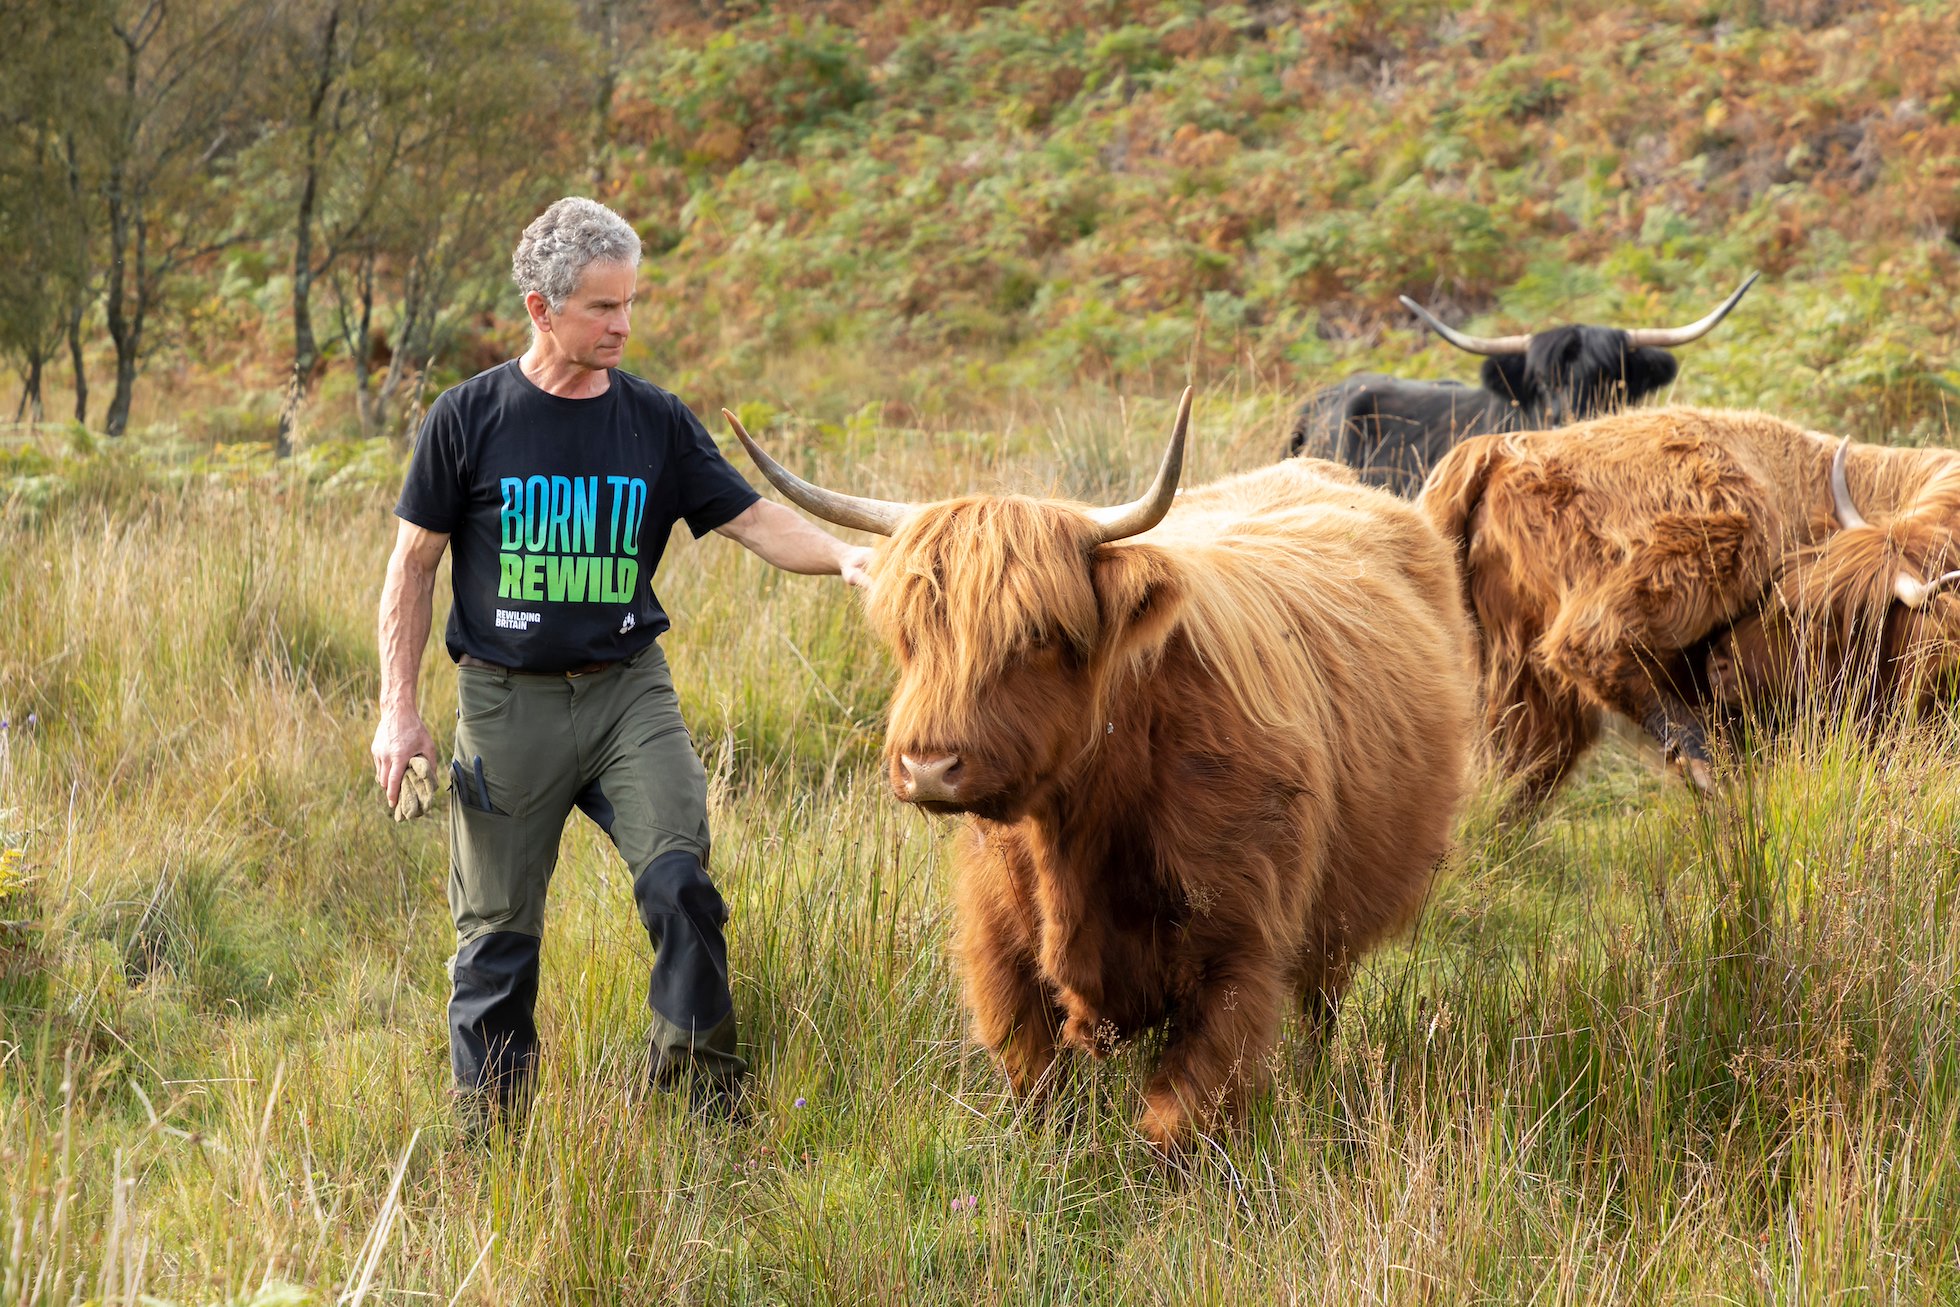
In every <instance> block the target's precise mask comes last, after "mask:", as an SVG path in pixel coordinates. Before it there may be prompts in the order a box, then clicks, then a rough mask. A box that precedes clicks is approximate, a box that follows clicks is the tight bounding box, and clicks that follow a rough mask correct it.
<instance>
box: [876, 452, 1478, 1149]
mask: <svg viewBox="0 0 1960 1307" xmlns="http://www.w3.org/2000/svg"><path fill="white" fill-rule="evenodd" d="M1096 539H1097V535H1096V528H1095V526H1094V525H1093V524H1092V522H1091V521H1090V520H1089V518H1088V517H1087V516H1086V515H1085V513H1084V512H1083V511H1082V510H1081V507H1080V506H1079V505H1071V504H1067V503H1060V502H1055V501H1043V500H1035V499H1027V498H1019V497H971V498H964V499H955V500H950V501H946V502H942V503H935V504H928V505H925V506H923V507H921V508H919V509H917V510H916V511H914V512H913V513H912V514H911V516H909V517H908V518H907V519H906V520H905V522H904V523H903V524H902V525H901V526H899V527H898V529H897V530H896V532H895V533H894V534H893V535H892V536H891V538H890V539H889V540H887V541H886V542H885V543H884V544H883V545H882V546H881V547H880V548H879V550H878V554H877V557H876V560H875V562H874V564H873V567H872V577H873V584H872V588H871V590H870V593H869V597H868V599H867V605H868V609H869V613H870V616H871V619H872V621H873V623H874V624H875V626H876V627H877V629H878V630H879V632H880V633H881V634H882V635H883V637H884V638H885V640H886V641H887V642H888V643H889V644H890V645H891V647H892V649H893V650H894V652H895V653H896V656H897V660H898V665H899V685H898V688H897V691H896V694H895V696H894V698H893V701H892V708H891V723H890V732H889V737H888V741H887V756H888V759H889V762H890V766H891V769H892V780H893V785H894V788H895V789H897V790H898V791H899V793H900V795H901V797H904V795H905V792H906V791H905V789H904V781H905V764H904V761H903V760H904V758H905V757H907V756H908V755H909V756H910V757H911V758H913V759H914V760H916V759H918V758H920V757H924V756H957V757H958V759H959V760H960V762H959V767H960V774H961V789H960V801H959V803H958V804H957V805H932V804H927V805H926V806H928V807H932V806H945V807H948V808H955V809H957V810H960V811H965V812H967V813H968V814H970V815H969V819H968V823H967V829H966V831H965V833H964V834H963V836H962V837H961V839H960V840H959V844H958V854H957V885H956V897H957V907H958V935H957V945H956V951H957V956H958V959H959V961H960V963H961V965H962V969H963V972H964V982H965V999H966V1004H967V1006H968V1008H969V1009H970V1010H971V1013H972V1017H973V1029H974V1033H975V1035H976V1037H977V1038H978V1040H979V1041H980V1042H981V1043H982V1044H984V1045H986V1046H987V1047H988V1048H990V1049H992V1050H994V1051H995V1052H996V1053H997V1054H998V1055H999V1057H1000V1058H1001V1060H1002V1062H1003V1063H1004V1064H1005V1068H1006V1071H1007V1075H1008V1078H1009V1081H1010V1083H1011V1085H1012V1086H1013V1088H1014V1089H1015V1090H1017V1091H1019V1092H1024V1093H1025V1092H1029V1091H1031V1090H1034V1089H1036V1088H1037V1087H1038V1086H1040V1085H1042V1084H1043V1083H1045V1073H1047V1072H1048V1070H1049V1068H1050V1065H1051V1063H1053V1062H1054V1060H1055V1058H1056V1056H1057V1053H1058V1050H1059V1049H1060V1048H1063V1047H1067V1048H1073V1049H1079V1050H1081V1051H1082V1052H1084V1053H1087V1054H1089V1055H1091V1056H1096V1057H1102V1056H1105V1055H1107V1054H1108V1053H1110V1052H1111V1051H1112V1050H1113V1049H1114V1048H1115V1047H1117V1046H1118V1045H1119V1044H1121V1043H1122V1042H1123V1041H1125V1040H1127V1039H1129V1038H1131V1037H1132V1036H1135V1035H1138V1034H1139V1033H1142V1032H1144V1031H1147V1030H1150V1029H1151V1028H1153V1027H1157V1026H1160V1025H1166V1024H1167V1026H1168V1034H1167V1038H1166V1040H1165V1043H1164V1046H1163V1052H1162V1056H1161V1059H1160V1061H1159V1064H1158V1066H1157V1069H1156V1072H1155V1074H1154V1076H1153V1077H1152V1079H1151V1081H1150V1083H1149V1085H1148V1087H1147V1089H1146V1094H1145V1108H1144V1111H1143V1115H1142V1120H1141V1122H1140V1128H1141V1129H1142V1131H1143V1133H1144V1134H1145V1135H1146V1136H1147V1137H1148V1138H1149V1139H1150V1140H1151V1141H1152V1142H1153V1143H1155V1144H1156V1145H1158V1146H1159V1147H1161V1148H1166V1149H1172V1148H1176V1147H1179V1146H1181V1145H1184V1144H1186V1143H1188V1142H1189V1141H1190V1140H1191V1138H1192V1137H1193V1133H1194V1131H1196V1130H1198V1129H1203V1128H1207V1127H1209V1126H1210V1125H1212V1124H1213V1123H1216V1122H1220V1121H1223V1120H1227V1119H1230V1118H1231V1117H1233V1116H1234V1115H1235V1114H1236V1113H1238V1112H1239V1110H1240V1109H1241V1107H1242V1105H1243V1103H1244V1102H1245V1099H1246V1097H1247V1096H1248V1094H1250V1093H1252V1092H1254V1091H1255V1090H1256V1089H1257V1088H1258V1087H1259V1086H1260V1085H1261V1084H1262V1083H1263V1082H1264V1079H1265V1073H1266V1067H1267V1062H1268V1059H1269V1057H1270V1055H1271V1054H1272V1052H1273V1048H1274V1044H1275V1041H1276V1039H1277V1037H1278V1033H1279V1027H1280V1024H1281V1019H1282V1013H1283V1009H1284V1006H1285V1001H1286V998H1287V995H1288V994H1289V993H1291V994H1293V995H1295V996H1297V998H1298V1000H1299V1002H1300V1004H1301V1005H1302V1007H1303V1009H1304V1010H1305V1011H1306V1012H1307V1013H1308V1015H1309V1017H1310V1019H1312V1020H1313V1021H1315V1022H1324V1021H1325V1020H1326V1019H1327V1018H1329V1017H1331V1014H1332V1011H1333V1006H1334V1004H1335V1002H1336V1001H1337V1000H1338V999H1339V997H1340V994H1341V991H1342V989H1343V987H1344V986H1345V985H1346V983H1347V980H1348V975H1349V969H1350V967H1351V965H1352V963H1353V961H1354V959H1355V958H1356V957H1358V956H1359V955H1360V954H1361V953H1362V952H1363V951H1365V950H1366V949H1367V948H1368V947H1369V946H1371V945H1373V944H1374V943H1375V942H1376V941H1378V940H1380V939H1381V938H1382V937H1383V936H1384V935H1386V934H1388V933H1389V932H1390V931H1392V930H1394V929H1396V928H1397V927H1398V926H1400V925H1402V924H1403V923H1405V922H1406V921H1407V920H1408V919H1409V917H1410V916H1411V914H1412V913H1413V912H1414V911H1415V910H1416V908H1417V906H1418V904H1420V902H1421V901H1422V899H1423V897H1424V894H1425V893H1426V891H1427V889H1428V887H1429V884H1430V880H1431V877H1432V875H1433V873H1434V869H1435V866H1436V864H1437V861H1438V859H1439V858H1440V857H1441V856H1442V854H1443V852H1444V850H1445V846H1446V844H1447V842H1448V839H1449V834H1450V825H1451V818H1452V814H1453V813H1454V811H1455V808H1456V804H1457V801H1458V798H1459V796H1460V795H1461V793H1462V791H1463V788H1464V785H1465V782H1466V766H1467V763H1468V756H1469V751H1470V747H1471V736H1472V731H1473V729H1474V723H1473V715H1474V709H1473V693H1474V671H1473V662H1472V657H1473V655H1472V646H1471V635H1470V630H1469V624H1468V622H1467V620H1466V617H1465V615H1464V613H1463V611H1462V606H1461V601H1460V598H1459V590H1458V584H1457V579H1456V573H1455V568H1454V565H1453V562H1452V559H1451V557H1450V551H1449V548H1448V546H1447V545H1446V544H1445V543H1444V542H1443V541H1442V540H1441V539H1440V538H1439V537H1438V536H1437V534H1436V532H1435V531H1434V530H1433V529H1432V528H1431V527H1430V526H1429V524H1428V523H1427V522H1426V521H1425V520H1424V519H1423V518H1422V517H1421V515H1420V514H1418V513H1417V512H1416V511H1415V509H1414V507H1413V505H1410V504H1407V503H1405V502H1403V501H1401V500H1398V499H1396V498H1395V497H1393V496H1391V495H1388V494H1385V493H1382V492H1380V491H1375V490H1371V489H1368V488H1365V487H1362V486H1360V485H1357V484H1356V483H1355V482H1354V479H1353V474H1352V473H1350V472H1348V471H1347V470H1346V469H1341V468H1337V467H1335V466H1333V465H1331V464H1326V463H1321V462H1319V461H1317V460H1294V461H1291V462H1289V463H1287V464H1285V465H1283V466H1279V467H1274V468H1269V469H1266V470H1263V471H1260V472H1255V473H1250V474H1247V475H1245V476H1241V477H1237V478H1234V479H1231V480H1227V481H1223V482H1220V483H1217V484H1215V485H1211V486H1208V487H1204V488H1201V489H1196V490H1193V491H1190V492H1188V493H1186V494H1183V495H1181V496H1180V497H1179V498H1178V499H1177V501H1176V504H1175V506H1174V507H1173V508H1172V510H1171V511H1170V514H1169V516H1168V517H1166V518H1165V519H1164V520H1163V521H1162V522H1161V523H1160V524H1159V525H1158V526H1156V527H1155V528H1154V529H1152V530H1150V531H1148V532H1147V533H1145V534H1143V535H1141V536H1138V537H1135V538H1133V539H1129V540H1123V541H1119V542H1116V543H1108V544H1098V543H1096Z"/></svg>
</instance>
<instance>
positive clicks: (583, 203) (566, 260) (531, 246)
mask: <svg viewBox="0 0 1960 1307" xmlns="http://www.w3.org/2000/svg"><path fill="white" fill-rule="evenodd" d="M639 261H640V237H639V234H638V233H637V232H635V231H634V230H633V228H632V226H631V225H630V224H628V222H627V221H626V219H624V218H622V217H620V216H619V215H618V214H616V213H614V212H613V211H612V210H611V209H608V208H607V207H606V206H605V205H603V204H601V203H599V202H598V201H597V200H588V199H585V198H584V197H582V196H577V195H567V196H566V197H565V198H564V199H562V200H559V201H558V202H557V203H555V204H553V205H552V206H551V207H550V208H548V209H546V210H545V211H544V212H543V213H540V214H539V215H538V216H537V217H536V218H534V219H532V221H531V225H530V226H528V227H526V228H525V229H524V235H523V236H522V237H521V238H520V239H519V240H518V242H517V251H516V253H514V254H512V255H511V256H510V279H511V280H512V281H514V282H516V283H517V289H518V292H519V293H520V294H524V295H528V294H530V293H531V292H532V291H536V292H537V293H538V294H540V295H542V296H544V300H545V303H547V304H549V305H550V306H551V311H552V312H553V313H559V312H562V311H563V310H564V307H565V301H566V300H568V299H570V298H571V296H572V292H573V291H575V290H577V289H578V280H579V278H580V277H582V276H583V275H585V269H586V265H588V264H592V263H601V262H604V263H627V264H637V263H638V262H639Z"/></svg>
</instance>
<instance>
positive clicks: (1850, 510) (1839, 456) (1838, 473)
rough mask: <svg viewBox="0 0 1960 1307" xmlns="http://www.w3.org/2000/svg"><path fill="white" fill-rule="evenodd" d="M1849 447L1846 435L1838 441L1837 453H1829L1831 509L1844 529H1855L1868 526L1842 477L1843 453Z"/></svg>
mask: <svg viewBox="0 0 1960 1307" xmlns="http://www.w3.org/2000/svg"><path fill="white" fill-rule="evenodd" d="M1850 448H1851V437H1850V436H1846V437H1845V438H1844V439H1843V440H1841V441H1839V442H1838V447H1837V453H1835V454H1832V455H1831V511H1832V512H1833V513H1836V514H1837V520H1838V525H1839V526H1841V527H1843V528H1844V529H1845V530H1846V531H1855V530H1857V529H1858V528H1859V527H1861V526H1870V525H1871V523H1870V522H1867V521H1866V520H1865V515H1864V514H1863V513H1860V512H1859V511H1858V506H1857V505H1856V504H1854V503H1852V502H1851V483H1850V482H1849V481H1847V480H1845V478H1844V455H1845V451H1846V450H1848V449H1850Z"/></svg>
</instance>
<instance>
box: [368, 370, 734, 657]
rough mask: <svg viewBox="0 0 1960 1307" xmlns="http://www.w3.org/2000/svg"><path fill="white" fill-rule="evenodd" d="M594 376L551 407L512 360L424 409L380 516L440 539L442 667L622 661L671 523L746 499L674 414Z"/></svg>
mask: <svg viewBox="0 0 1960 1307" xmlns="http://www.w3.org/2000/svg"><path fill="white" fill-rule="evenodd" d="M608 377H609V378H610V381H611V384H610V385H609V386H607V388H606V393H605V394H603V395H600V396H598V397H597V398H595V399H565V398H563V397H561V396H558V395H552V394H548V393H547V392H545V391H543V390H540V389H538V387H537V386H536V385H535V384H534V383H533V382H532V381H531V380H530V378H528V377H526V376H525V375H524V372H523V369H521V368H519V367H518V365H517V362H516V360H512V361H511V362H509V363H502V364H499V365H498V366H496V367H494V368H491V369H490V370H489V371H488V372H483V373H480V374H478V375H477V376H475V377H472V378H470V379H469V380H468V381H465V382H464V383H462V384H461V385H459V386H455V387H452V388H451V389H449V390H447V391H445V392H443V394H442V396H441V397H440V398H439V399H437V400H436V402H435V404H434V405H433V406H432V407H431V408H430V409H429V418H428V421H427V422H426V423H424V424H423V427H422V438H421V440H420V441H419V442H417V444H416V446H415V457H414V458H413V460H411V461H410V463H409V467H408V479H407V481H406V482H405V483H404V484H403V485H402V497H401V502H400V503H398V504H396V505H395V513H396V515H397V516H399V517H402V518H405V519H407V520H408V521H410V522H413V523H414V524H415V525H417V526H419V527H423V528H425V529H427V530H430V531H441V532H444V533H447V534H448V536H449V547H450V550H451V551H452V555H453V558H452V562H451V565H450V569H451V584H452V586H453V588H454V591H455V596H456V602H455V606H454V607H453V608H452V609H451V610H450V613H449V629H448V631H447V633H446V635H445V637H444V641H445V643H446V644H447V645H448V646H449V656H450V657H451V658H457V657H460V656H461V655H463V654H474V655H475V656H476V657H478V658H482V659H485V660H487V661H489V662H493V663H498V664H501V665H502V666H505V667H515V668H521V669H523V670H525V671H533V672H558V671H564V670H565V669H566V668H569V667H578V666H581V665H583V664H585V663H590V662H597V661H600V660H606V659H614V658H626V657H630V656H631V655H632V654H634V653H637V652H638V651H639V650H641V649H643V648H645V647H646V646H647V645H649V644H651V643H652V642H653V641H654V640H655V639H656V638H657V637H658V636H659V635H660V633H661V632H662V631H665V630H666V629H667V614H666V613H664V612H662V611H661V608H660V601H659V599H658V598H657V597H655V595H654V593H653V584H652V582H653V572H654V569H655V568H656V567H658V566H659V565H660V555H661V553H662V552H663V551H664V550H665V549H666V547H667V537H668V535H669V533H671V532H672V531H673V528H674V523H675V522H677V521H680V520H682V519H685V520H686V522H687V525H688V527H689V528H690V529H691V530H692V531H693V532H694V534H695V535H697V536H700V535H705V534H706V533H707V532H709V531H712V530H714V529H715V528H716V527H718V526H721V525H723V524H725V523H726V522H728V521H729V520H730V519H731V518H733V517H734V516H735V515H736V514H738V513H740V512H741V511H742V510H743V509H745V508H747V507H748V506H749V505H750V504H753V503H754V502H755V501H756V500H757V499H758V498H759V496H758V495H757V494H756V493H755V491H754V490H751V489H750V488H749V484H748V482H746V481H744V480H743V479H742V476H741V474H740V473H739V472H737V471H736V470H735V469H734V468H732V467H730V466H729V464H728V460H727V459H725V458H723V457H722V456H721V451H720V450H718V449H716V448H715V442H714V441H713V440H711V439H710V438H709V436H708V433H707V431H706V430H705V429H703V427H702V426H701V422H700V420H699V419H698V418H696V417H695V416H694V414H693V413H691V412H689V411H688V407H687V405H685V404H683V403H681V402H680V401H679V400H678V399H675V398H674V397H673V396H672V395H670V394H668V393H667V392H666V391H664V390H662V389H660V388H659V387H658V386H655V385H653V384H652V383H651V382H648V381H643V380H642V379H640V378H639V377H636V376H633V375H632V374H631V373H628V372H621V371H617V370H614V371H611V372H609V373H608Z"/></svg>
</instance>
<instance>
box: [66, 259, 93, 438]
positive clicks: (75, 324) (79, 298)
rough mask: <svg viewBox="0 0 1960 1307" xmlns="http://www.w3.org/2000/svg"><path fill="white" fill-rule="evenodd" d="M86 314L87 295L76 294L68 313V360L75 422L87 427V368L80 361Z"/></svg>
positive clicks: (82, 293)
mask: <svg viewBox="0 0 1960 1307" xmlns="http://www.w3.org/2000/svg"><path fill="white" fill-rule="evenodd" d="M86 312H88V295H87V293H86V292H77V293H76V295H75V303H74V305H73V307H72V308H70V309H69V311H68V359H69V362H70V363H72V364H73V365H74V368H75V421H77V422H79V423H80V424H81V425H83V426H87V425H88V368H87V367H86V366H85V365H84V364H83V361H82V315H83V314H84V313H86Z"/></svg>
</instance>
